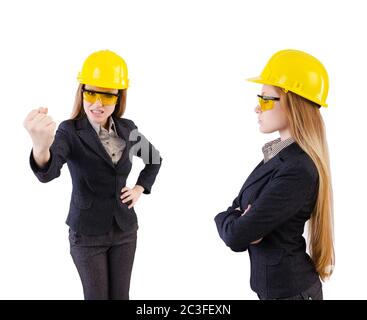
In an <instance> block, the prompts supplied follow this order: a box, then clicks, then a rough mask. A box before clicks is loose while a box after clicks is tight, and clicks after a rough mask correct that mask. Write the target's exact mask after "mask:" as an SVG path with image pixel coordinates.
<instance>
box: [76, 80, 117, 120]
mask: <svg viewBox="0 0 367 320" xmlns="http://www.w3.org/2000/svg"><path fill="white" fill-rule="evenodd" d="M84 89H85V90H88V91H98V92H106V93H114V94H117V93H118V90H117V89H108V88H101V87H94V86H89V85H85V86H84ZM97 97H98V95H97ZM115 105H116V103H113V104H111V103H109V104H103V102H102V101H101V99H100V97H98V98H97V99H96V101H95V102H89V101H87V100H86V99H85V98H83V108H84V111H85V114H86V115H87V117H88V119H89V120H90V121H92V122H95V123H98V124H100V125H102V126H104V125H105V124H106V123H107V120H108V117H109V116H110V115H111V114H112V113H113V111H114V110H115Z"/></svg>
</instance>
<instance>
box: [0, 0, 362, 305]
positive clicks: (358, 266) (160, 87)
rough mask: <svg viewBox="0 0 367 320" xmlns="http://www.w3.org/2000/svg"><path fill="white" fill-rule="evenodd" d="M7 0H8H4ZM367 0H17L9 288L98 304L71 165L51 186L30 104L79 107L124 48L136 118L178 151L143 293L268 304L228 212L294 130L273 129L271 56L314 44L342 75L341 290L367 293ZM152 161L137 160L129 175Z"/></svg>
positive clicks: (5, 285)
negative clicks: (260, 109) (274, 143)
mask: <svg viewBox="0 0 367 320" xmlns="http://www.w3.org/2000/svg"><path fill="white" fill-rule="evenodd" d="M4 3H6V4H4ZM363 5H364V6H365V4H364V1H348V2H341V1H339V2H338V1H314V0H312V1H311V0H309V1H303V2H300V1H279V0H278V1H264V0H263V1H260V0H259V1H244V0H242V1H234V0H230V1H228V0H223V1H213V0H211V1H199V0H196V1H188V0H185V1H160V0H156V1H138V0H134V1H121V0H120V1H109V0H104V1H94V0H88V1H72V2H70V1H66V2H65V1H62V2H61V1H59V2H58V3H56V1H16V0H14V1H8V2H1V5H0V12H1V19H0V32H1V51H0V55H1V59H0V70H1V77H0V88H1V115H2V119H3V121H2V124H1V126H0V130H1V137H2V140H1V141H2V142H1V146H2V148H1V150H2V151H1V159H0V161H1V165H0V170H1V172H0V177H1V209H0V210H1V211H0V214H1V217H0V246H1V250H0V252H1V263H0V298H1V299H82V298H83V294H82V287H81V282H80V280H79V276H78V274H77V271H76V269H75V266H74V264H73V262H72V259H71V257H70V255H69V243H68V239H67V233H68V232H67V231H68V227H67V226H66V225H65V224H64V222H65V219H66V216H67V212H68V206H69V200H70V193H71V179H70V176H69V172H68V169H67V167H66V166H65V167H64V168H63V170H62V175H61V177H60V178H58V179H56V180H54V181H52V182H50V183H48V184H41V183H40V182H39V181H38V180H37V179H36V177H35V176H34V175H33V173H32V171H31V169H30V167H29V162H28V157H29V152H30V149H31V140H30V138H29V136H28V134H27V132H26V131H25V129H24V128H23V126H22V122H23V120H24V118H25V116H26V115H27V113H28V112H29V111H30V110H31V109H33V108H37V107H39V106H47V107H48V108H49V113H50V115H51V116H52V117H53V118H54V119H55V120H56V121H57V123H60V122H61V121H62V120H64V119H67V118H68V117H69V115H70V113H71V109H72V105H73V101H74V95H75V91H76V88H77V85H78V83H77V80H76V76H77V73H78V71H79V70H80V68H81V65H82V63H83V61H84V59H85V58H86V57H87V56H88V55H89V54H90V53H92V52H94V51H96V50H101V49H110V50H113V51H115V52H117V53H118V54H120V55H121V56H123V57H124V58H125V60H126V62H127V64H128V67H129V73H130V84H131V86H130V88H129V90H128V100H127V111H126V113H125V117H126V118H130V119H132V120H134V121H135V123H136V124H137V125H138V127H139V129H140V131H141V132H142V133H143V134H144V135H146V137H147V138H148V139H150V140H151V142H152V143H153V144H154V145H155V146H156V147H157V148H158V149H159V150H160V151H161V154H162V157H163V159H164V162H163V165H162V168H161V171H160V173H159V176H158V177H157V180H156V184H155V185H154V186H153V189H152V194H151V195H149V196H146V195H143V196H142V197H141V198H140V200H139V202H138V204H137V205H136V211H137V213H138V218H139V225H140V228H139V231H138V247H137V252H136V258H135V264H134V268H133V274H132V280H131V291H130V296H131V299H257V296H256V294H255V293H253V292H252V291H251V289H250V286H249V274H250V270H249V259H248V254H247V252H244V253H234V252H232V251H231V250H230V249H229V248H227V247H226V246H225V245H224V243H223V242H222V241H221V240H220V238H219V236H218V234H217V230H216V227H215V223H214V220H213V218H214V216H215V215H216V214H217V213H219V212H221V211H223V210H225V209H226V208H227V207H228V205H230V204H231V202H232V200H233V199H234V197H235V196H236V195H237V193H238V191H239V189H240V188H241V186H242V184H243V182H244V181H245V179H246V178H247V176H248V175H249V174H250V172H251V171H252V170H253V168H254V167H255V166H256V165H257V164H258V162H259V161H260V160H261V158H262V152H261V147H262V145H263V144H264V143H265V142H267V141H269V140H271V139H275V138H277V137H278V135H277V133H273V134H271V135H264V134H262V133H260V131H259V128H258V124H257V119H256V115H255V113H254V107H255V106H256V103H257V102H256V94H257V93H259V90H260V88H261V86H260V85H256V84H253V83H250V82H246V81H245V80H244V79H245V78H248V77H252V76H257V75H258V74H259V73H260V72H261V70H262V68H263V67H264V66H265V63H266V62H267V60H268V59H269V58H270V56H271V55H272V54H273V53H275V52H276V51H278V50H281V49H287V48H291V49H299V50H304V51H306V52H308V53H310V54H313V55H314V56H316V57H317V58H319V59H320V60H321V61H322V62H323V63H324V65H325V67H326V68H327V70H328V72H329V76H330V92H329V97H328V103H329V108H327V109H325V108H323V109H322V115H323V117H324V121H325V123H326V127H327V136H328V141H329V146H330V155H331V166H332V173H333V186H334V197H335V234H336V269H335V273H334V275H333V276H332V278H331V280H330V281H328V282H326V283H325V284H324V296H325V299H366V298H367V293H366V284H367V281H366V280H367V274H366V272H365V269H366V262H367V259H366V241H365V234H366V231H365V230H366V222H367V217H366V214H367V211H366V208H365V207H366V206H365V203H366V202H365V199H366V196H365V194H366V191H365V190H366V185H365V181H366V178H367V177H366V170H365V168H364V167H365V157H366V155H367V154H366V147H365V144H366V142H365V128H366V116H367V111H366V99H365V97H366V92H365V84H364V82H365V74H366V71H367V68H366V57H367V50H366V46H365V30H367V22H366V19H365V10H364V8H363ZM142 168H143V164H142V162H141V160H140V159H138V158H136V159H135V162H134V170H133V171H132V172H131V175H130V176H129V179H128V185H129V186H130V187H131V186H133V185H134V183H135V181H136V179H137V176H138V173H139V171H140V170H141V169H142Z"/></svg>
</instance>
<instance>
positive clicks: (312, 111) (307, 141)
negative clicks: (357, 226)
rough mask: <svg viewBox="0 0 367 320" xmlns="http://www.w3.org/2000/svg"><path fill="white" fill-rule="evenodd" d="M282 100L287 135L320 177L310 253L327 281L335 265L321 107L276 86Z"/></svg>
mask: <svg viewBox="0 0 367 320" xmlns="http://www.w3.org/2000/svg"><path fill="white" fill-rule="evenodd" d="M276 90H277V91H278V93H279V94H280V97H281V100H283V102H285V103H283V105H284V110H285V112H286V115H287V118H288V121H289V126H290V133H291V135H292V137H293V139H294V140H295V141H296V142H297V144H298V145H299V146H300V147H301V148H302V149H303V150H304V151H305V152H306V153H307V154H308V155H309V157H310V158H311V159H312V160H313V162H314V164H315V166H316V168H317V171H318V174H319V189H318V195H317V200H316V205H315V208H314V211H313V212H312V214H311V218H310V221H309V225H308V226H309V233H308V236H309V251H310V254H311V258H312V260H313V262H314V264H315V267H316V270H317V272H318V273H319V276H320V278H321V279H322V280H325V279H327V278H329V277H330V276H331V274H332V272H333V269H334V265H335V251H334V233H333V229H334V226H333V225H334V221H333V215H334V209H333V191H332V183H331V172H330V162H329V151H328V144H327V140H326V133H325V125H324V121H323V119H322V116H321V113H320V110H319V109H320V106H319V105H317V104H316V103H314V102H311V101H309V100H307V99H305V98H303V97H301V96H299V95H297V94H295V93H293V92H290V91H289V92H287V93H285V92H284V91H283V90H282V89H280V88H278V87H276Z"/></svg>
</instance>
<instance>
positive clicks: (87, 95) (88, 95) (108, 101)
mask: <svg viewBox="0 0 367 320" xmlns="http://www.w3.org/2000/svg"><path fill="white" fill-rule="evenodd" d="M98 98H99V99H100V100H101V102H102V104H103V105H105V106H110V105H114V104H115V103H116V102H117V96H115V95H113V94H109V93H97V92H93V91H84V92H83V99H84V100H86V101H87V102H89V103H95V102H96V101H97V99H98Z"/></svg>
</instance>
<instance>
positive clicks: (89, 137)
mask: <svg viewBox="0 0 367 320" xmlns="http://www.w3.org/2000/svg"><path fill="white" fill-rule="evenodd" d="M76 127H77V134H78V135H79V137H80V138H81V139H82V140H83V141H84V142H85V143H86V144H87V145H88V146H89V147H90V148H91V149H92V150H93V151H94V152H95V153H96V154H98V155H99V156H100V157H101V158H102V159H103V160H105V161H106V162H107V163H108V164H109V165H110V166H112V167H113V168H115V165H114V164H113V162H112V160H111V157H110V156H109V155H108V153H107V151H106V150H105V148H104V147H103V145H102V143H101V141H100V140H99V137H98V135H97V133H96V131H95V130H94V129H93V127H92V126H91V124H90V123H89V121H88V119H87V117H84V118H82V119H80V120H77V124H76Z"/></svg>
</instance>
